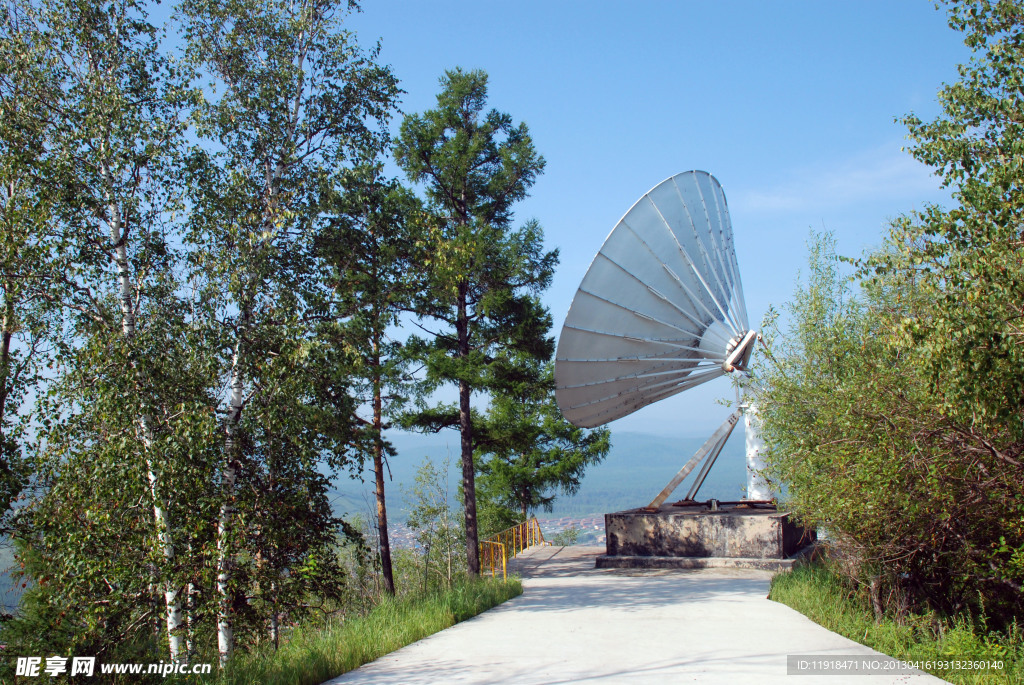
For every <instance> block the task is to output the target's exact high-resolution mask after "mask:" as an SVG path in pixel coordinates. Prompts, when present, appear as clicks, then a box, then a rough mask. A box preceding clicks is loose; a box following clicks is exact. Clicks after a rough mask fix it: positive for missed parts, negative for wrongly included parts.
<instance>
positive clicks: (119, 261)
mask: <svg viewBox="0 0 1024 685" xmlns="http://www.w3.org/2000/svg"><path fill="white" fill-rule="evenodd" d="M101 171H102V176H103V180H104V182H105V183H106V184H107V188H108V189H110V188H113V177H112V175H111V173H110V169H109V167H108V166H107V164H106V163H105V162H104V163H102V164H101ZM107 200H108V204H107V211H108V213H109V215H108V221H109V222H110V224H109V225H110V240H111V243H112V244H113V245H114V255H115V257H114V261H115V263H116V265H117V276H118V285H119V290H120V301H121V302H120V304H121V331H122V333H123V334H124V337H125V338H126V339H129V340H130V339H131V338H133V337H134V336H135V307H134V303H133V301H132V282H131V272H130V270H129V267H128V246H127V240H125V239H124V238H125V236H124V219H123V216H122V214H121V208H120V207H119V206H118V204H117V203H116V202H113V201H111V195H110V192H109V190H108V192H107ZM138 421H139V428H140V434H141V438H142V444H143V449H144V450H145V452H146V475H147V478H148V480H149V490H150V494H151V495H152V497H153V519H154V523H155V525H156V533H157V542H158V544H159V546H160V551H161V553H162V555H163V557H164V562H165V563H166V567H167V568H170V566H171V564H173V562H174V542H173V538H172V537H171V526H170V521H169V520H168V516H167V505H166V503H165V502H164V501H163V500H162V498H161V497H160V495H159V478H158V477H157V474H156V470H155V469H154V468H153V461H152V459H151V457H150V456H149V455H150V454H151V448H152V445H153V431H152V426H151V422H150V417H149V416H148V415H147V414H146V413H145V412H144V411H143V412H142V413H141V415H140V416H139V419H138ZM164 601H165V604H166V607H167V613H166V621H167V642H168V647H169V652H170V657H171V661H172V662H178V661H179V659H180V658H181V635H180V634H179V627H180V626H181V603H180V602H179V601H178V592H177V590H176V589H175V588H174V585H173V584H172V583H171V582H170V581H168V582H166V583H165V584H164Z"/></svg>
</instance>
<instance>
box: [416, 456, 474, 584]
mask: <svg viewBox="0 0 1024 685" xmlns="http://www.w3.org/2000/svg"><path fill="white" fill-rule="evenodd" d="M448 467H449V463H448V461H447V460H446V461H445V462H444V463H443V464H442V465H441V466H440V467H439V466H438V465H436V464H434V462H432V461H431V460H430V459H429V458H428V459H424V461H423V464H422V465H421V466H420V468H419V469H417V471H416V480H415V485H413V488H412V493H411V494H412V497H411V498H410V500H411V503H412V508H411V509H410V511H409V516H408V518H407V519H406V523H407V524H408V526H409V527H410V528H412V529H413V530H414V531H416V542H417V543H418V544H419V546H420V549H422V555H423V557H422V562H421V563H422V570H421V577H420V578H419V579H418V582H420V583H422V588H423V591H424V592H426V591H427V590H428V589H429V588H432V587H451V586H452V583H453V582H454V579H455V578H456V577H457V576H458V575H459V574H460V573H463V572H464V571H465V569H466V563H465V561H466V560H465V557H463V556H461V555H460V554H459V551H458V550H459V548H460V547H464V546H465V544H466V537H465V531H464V530H463V529H462V527H461V526H459V524H458V518H459V513H460V512H459V507H457V506H453V503H452V494H451V493H450V492H449V488H448Z"/></svg>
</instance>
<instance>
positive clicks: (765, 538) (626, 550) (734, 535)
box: [598, 504, 815, 568]
mask: <svg viewBox="0 0 1024 685" xmlns="http://www.w3.org/2000/svg"><path fill="white" fill-rule="evenodd" d="M604 521H605V531H606V533H607V541H606V548H607V554H606V555H605V556H603V557H601V558H600V560H599V561H598V565H599V566H601V567H603V568H614V567H618V568H621V567H624V566H625V565H626V564H627V561H626V560H630V561H629V564H631V565H632V566H633V567H637V566H639V567H649V568H708V567H713V566H715V565H722V566H734V567H744V565H745V564H746V566H745V567H747V568H764V566H750V565H749V564H752V563H753V562H754V561H756V560H776V561H779V560H788V559H789V558H790V557H792V556H794V555H795V554H796V553H797V552H799V551H800V550H801V549H803V548H805V547H806V546H807V545H809V544H811V543H812V542H814V540H815V536H814V532H813V531H807V530H804V529H803V528H801V527H799V526H797V525H796V524H794V523H793V522H792V521H791V520H790V515H789V514H788V513H787V512H779V511H777V510H775V509H772V508H755V507H747V506H742V505H735V504H725V505H722V506H721V507H720V508H719V509H718V510H717V511H710V510H708V508H707V507H705V506H690V507H676V506H673V505H663V506H662V507H661V508H660V509H659V510H658V511H654V512H648V511H646V510H644V509H630V510H628V511H620V512H616V513H614V514H605V517H604ZM638 559H639V560H642V559H650V560H651V561H650V562H641V561H635V560H638ZM673 559H675V560H678V561H671V560H673ZM702 559H704V560H707V561H705V562H700V561H699V560H702ZM726 559H733V560H736V561H735V562H732V563H727V562H724V561H714V560H726ZM655 560H657V561H655ZM653 564H662V565H660V566H657V565H653ZM701 564H702V565H701ZM776 566H777V564H776Z"/></svg>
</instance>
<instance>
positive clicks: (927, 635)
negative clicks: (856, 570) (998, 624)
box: [769, 564, 1024, 685]
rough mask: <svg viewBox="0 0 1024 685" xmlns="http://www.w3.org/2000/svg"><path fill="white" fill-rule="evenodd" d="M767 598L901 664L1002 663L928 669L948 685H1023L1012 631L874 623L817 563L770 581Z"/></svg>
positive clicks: (906, 621)
mask: <svg viewBox="0 0 1024 685" xmlns="http://www.w3.org/2000/svg"><path fill="white" fill-rule="evenodd" d="M769 598H770V599H773V600H775V601H776V602H781V603H782V604H785V605H787V606H790V607H792V608H793V609H796V610H797V611H799V612H800V613H802V614H804V615H805V616H807V617H808V618H810V619H811V620H812V621H814V622H815V623H818V624H820V625H822V626H824V627H826V628H828V629H829V630H831V631H833V632H836V633H839V634H840V635H843V636H845V637H848V638H850V639H851V640H855V641H857V642H860V643H861V644H864V645H867V646H868V647H871V648H872V649H875V650H877V651H879V652H882V653H884V654H888V655H889V656H892V657H895V658H897V659H903V660H905V661H929V660H932V661H942V660H950V659H959V660H972V661H973V660H984V661H1002V662H1003V669H1002V670H1001V671H996V670H989V671H973V672H972V671H967V670H963V669H958V670H952V669H941V668H936V669H931V670H929V672H930V673H932V674H933V675H935V676H938V677H940V678H943V679H944V680H948V681H950V682H952V683H957V684H963V685H975V684H981V683H986V684H987V683H1024V635H1022V633H1021V630H1020V628H1017V627H1014V628H1011V629H1010V630H1009V631H1007V632H1004V633H1000V632H995V631H985V630H984V629H982V628H979V627H978V626H975V625H972V623H971V622H969V621H967V620H964V619H955V620H941V619H938V618H937V617H936V616H935V615H934V614H927V615H911V616H907V617H904V618H903V619H902V620H900V621H896V620H894V619H892V618H889V617H886V618H884V619H883V620H882V621H879V622H876V621H875V618H874V614H873V613H872V611H871V609H870V607H869V606H868V604H867V602H866V601H865V600H864V599H863V598H862V597H860V596H858V595H856V594H855V593H853V592H851V591H850V589H849V588H848V587H847V586H846V585H845V584H844V583H843V581H842V580H841V579H840V578H839V577H838V576H836V575H835V574H834V573H833V572H831V571H830V570H829V569H828V568H826V567H824V566H821V565H819V564H812V565H805V566H797V567H796V568H794V569H793V571H792V572H791V573H783V574H780V575H777V576H775V578H774V579H773V580H772V586H771V592H770V594H769Z"/></svg>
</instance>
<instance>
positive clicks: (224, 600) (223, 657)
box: [217, 312, 249, 668]
mask: <svg viewBox="0 0 1024 685" xmlns="http://www.w3.org/2000/svg"><path fill="white" fill-rule="evenodd" d="M248 318H249V317H248V316H247V312H243V322H244V321H248ZM243 390H244V383H243V379H242V340H241V337H239V339H238V341H237V342H236V343H235V353H234V356H233V358H232V360H231V399H230V402H229V409H228V417H227V425H226V426H225V438H224V469H223V471H222V472H221V505H220V515H219V517H218V520H217V595H218V605H217V649H218V652H219V654H220V667H221V668H224V667H225V666H226V665H227V662H228V660H229V659H230V658H231V653H232V652H233V651H234V647H235V634H234V625H233V624H232V615H231V614H232V606H231V593H230V583H231V556H232V555H231V543H230V539H229V538H230V535H231V527H232V523H233V520H232V519H233V518H234V513H235V507H234V502H233V500H234V495H235V480H236V479H237V478H238V458H237V453H238V447H239V445H238V425H239V422H240V421H241V418H242V397H243Z"/></svg>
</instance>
